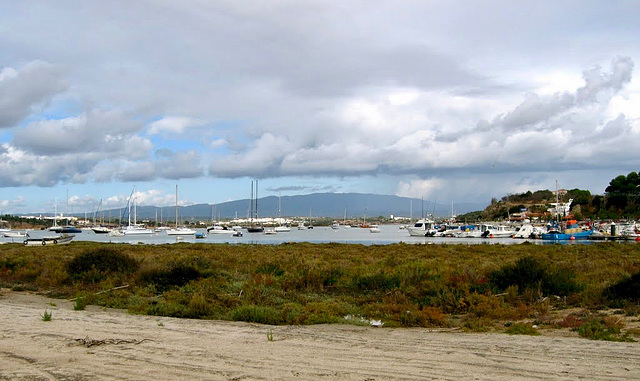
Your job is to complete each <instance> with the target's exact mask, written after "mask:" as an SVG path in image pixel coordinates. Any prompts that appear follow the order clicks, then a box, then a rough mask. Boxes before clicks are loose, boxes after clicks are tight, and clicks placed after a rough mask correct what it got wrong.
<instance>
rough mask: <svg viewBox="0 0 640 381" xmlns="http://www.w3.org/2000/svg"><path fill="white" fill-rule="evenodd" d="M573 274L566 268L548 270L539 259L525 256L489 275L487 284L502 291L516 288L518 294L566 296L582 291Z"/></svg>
mask: <svg viewBox="0 0 640 381" xmlns="http://www.w3.org/2000/svg"><path fill="white" fill-rule="evenodd" d="M575 278H576V275H575V273H574V272H573V271H572V270H570V269H567V268H562V269H557V270H552V271H551V270H549V269H548V267H547V265H545V264H544V263H543V262H542V261H540V260H539V259H537V258H535V257H532V256H527V257H522V258H520V259H518V260H517V261H516V262H515V263H514V264H513V265H505V266H502V267H501V268H500V269H499V270H496V271H493V272H491V273H490V274H489V283H490V284H491V285H493V286H494V287H495V288H496V289H497V290H500V291H504V290H507V289H508V288H509V287H513V286H517V287H518V291H519V293H520V294H523V293H527V292H528V293H531V292H532V291H534V292H535V291H540V292H542V293H543V294H544V295H560V296H567V295H571V294H573V293H575V292H578V291H580V290H582V286H581V285H579V284H578V283H577V282H576V280H575Z"/></svg>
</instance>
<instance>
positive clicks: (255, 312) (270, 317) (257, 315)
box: [231, 305, 282, 325]
mask: <svg viewBox="0 0 640 381" xmlns="http://www.w3.org/2000/svg"><path fill="white" fill-rule="evenodd" d="M231 319H232V320H235V321H246V322H251V323H259V324H271V325H276V324H280V323H281V322H282V320H281V317H280V312H278V310H276V309H275V308H273V307H262V306H255V305H249V306H240V307H238V308H236V309H235V310H233V312H232V313H231Z"/></svg>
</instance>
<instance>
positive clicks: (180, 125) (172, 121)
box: [149, 116, 202, 135]
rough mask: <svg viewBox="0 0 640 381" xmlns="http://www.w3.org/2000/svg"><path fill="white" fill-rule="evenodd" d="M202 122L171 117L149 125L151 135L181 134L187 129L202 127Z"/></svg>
mask: <svg viewBox="0 0 640 381" xmlns="http://www.w3.org/2000/svg"><path fill="white" fill-rule="evenodd" d="M201 123H202V122H200V121H197V120H194V119H192V118H188V117H177V116H169V117H164V118H162V119H160V120H157V121H155V122H153V123H151V124H149V134H152V135H153V134H161V133H173V134H180V133H182V132H184V131H185V130H186V129H187V128H189V127H193V126H197V125H200V124H201Z"/></svg>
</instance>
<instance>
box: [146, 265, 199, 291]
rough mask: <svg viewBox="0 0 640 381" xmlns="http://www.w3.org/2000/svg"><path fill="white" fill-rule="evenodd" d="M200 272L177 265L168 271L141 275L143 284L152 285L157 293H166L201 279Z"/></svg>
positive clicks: (193, 268)
mask: <svg viewBox="0 0 640 381" xmlns="http://www.w3.org/2000/svg"><path fill="white" fill-rule="evenodd" d="M200 277H201V274H200V272H199V271H198V270H197V269H196V268H195V267H193V266H188V265H176V266H175V267H172V268H170V269H168V270H165V269H150V270H146V271H144V272H143V273H142V274H141V275H140V280H141V281H142V282H143V283H147V284H152V285H154V286H155V288H156V291H157V292H160V293H161V292H164V291H166V290H169V289H171V288H173V287H176V286H177V287H182V286H184V285H185V284H187V283H189V282H190V281H192V280H196V279H199V278H200Z"/></svg>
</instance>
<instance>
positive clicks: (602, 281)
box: [0, 242, 640, 334]
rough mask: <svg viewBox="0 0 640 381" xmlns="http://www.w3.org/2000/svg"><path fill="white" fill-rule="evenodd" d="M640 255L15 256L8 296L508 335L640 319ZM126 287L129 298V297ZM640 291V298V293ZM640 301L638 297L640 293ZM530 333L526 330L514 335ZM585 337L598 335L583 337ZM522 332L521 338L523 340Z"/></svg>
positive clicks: (397, 251)
mask: <svg viewBox="0 0 640 381" xmlns="http://www.w3.org/2000/svg"><path fill="white" fill-rule="evenodd" d="M639 273H640V246H638V245H630V244H617V243H601V244H598V245H570V246H565V245H544V246H541V245H524V244H523V245H472V246H464V245H407V244H393V245H382V246H377V245H373V246H363V245H348V244H310V243H299V244H282V245H273V246H270V245H230V244H220V245H211V244H173V245H121V244H100V243H94V242H74V244H73V245H69V246H51V247H49V246H47V247H39V248H31V247H25V246H23V245H19V244H7V245H4V246H3V250H2V252H0V286H2V287H11V288H13V289H16V286H19V288H18V289H20V290H37V291H40V292H47V293H48V294H49V295H53V296H58V297H64V298H71V297H76V306H74V308H75V309H83V308H84V306H85V305H86V304H93V305H99V306H104V307H113V308H125V309H128V310H129V311H130V312H131V313H137V314H148V315H158V316H172V317H183V318H200V319H224V320H239V321H248V322H256V323H264V324H318V323H349V324H368V322H369V321H371V320H382V321H383V322H384V326H385V327H452V326H453V327H455V326H458V327H462V328H464V329H468V330H472V331H484V330H493V329H499V327H500V326H501V324H499V322H503V323H504V322H507V323H509V322H516V321H522V320H523V319H529V320H531V319H533V320H536V321H543V322H546V324H550V325H554V324H555V325H557V326H566V327H571V328H577V327H580V326H581V325H582V324H584V323H586V322H588V320H589V318H590V317H589V316H591V315H588V316H587V315H585V316H573V317H567V318H566V319H564V320H562V321H559V322H554V321H551V320H550V317H549V313H550V311H552V310H558V309H565V308H571V307H579V308H582V309H586V310H593V311H595V310H598V309H601V308H607V307H614V308H622V311H625V314H632V315H634V316H637V315H638V311H640V307H639V305H638V303H639V300H638V295H637V285H638V278H639V277H640V276H639V275H638V274H639ZM121 286H127V287H121ZM634 287H635V288H634ZM633 290H636V291H633ZM512 330H514V332H512V333H521V332H520V331H524V329H523V328H522V327H520V326H516V327H515V328H512ZM584 330H585V334H588V332H591V331H594V330H595V328H593V327H591V328H585V329H584ZM516 331H517V332H516Z"/></svg>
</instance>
